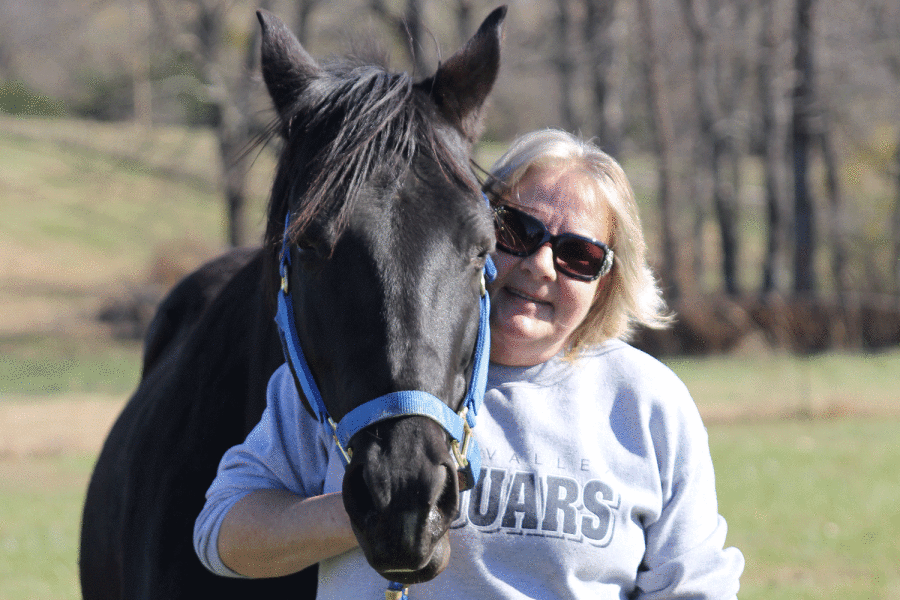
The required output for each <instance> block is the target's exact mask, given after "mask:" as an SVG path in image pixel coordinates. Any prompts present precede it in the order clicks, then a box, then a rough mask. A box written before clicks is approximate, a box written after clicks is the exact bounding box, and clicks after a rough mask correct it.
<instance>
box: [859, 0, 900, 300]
mask: <svg viewBox="0 0 900 600" xmlns="http://www.w3.org/2000/svg"><path fill="white" fill-rule="evenodd" d="M866 8H867V13H868V28H869V31H870V33H871V37H872V41H873V44H874V45H875V47H876V52H877V54H878V56H879V57H880V58H881V60H882V61H883V63H884V65H885V66H886V67H887V71H888V73H889V74H890V75H891V79H892V80H893V82H892V83H893V88H894V97H893V100H894V110H895V111H897V112H900V43H898V38H900V34H898V32H900V5H898V3H897V2H896V0H873V1H872V2H870V3H868V5H867V7H866ZM894 127H895V132H894V135H895V136H896V137H895V140H894V152H893V156H892V157H891V160H890V163H889V166H888V177H889V178H891V179H892V180H893V188H894V201H893V207H892V210H891V217H890V224H889V225H888V232H887V233H888V239H889V240H890V247H891V249H890V256H889V258H888V260H889V264H890V273H889V277H890V281H891V288H892V291H893V293H894V294H896V295H897V296H898V298H897V302H898V303H900V125H898V123H897V122H896V121H895V122H894Z"/></svg>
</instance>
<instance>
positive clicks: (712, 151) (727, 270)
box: [681, 0, 738, 296]
mask: <svg viewBox="0 0 900 600" xmlns="http://www.w3.org/2000/svg"><path fill="white" fill-rule="evenodd" d="M707 8H708V6H707V5H706V4H705V3H704V2H702V1H699V2H698V1H697V0H681V9H682V14H683V16H684V21H685V23H686V25H687V28H688V32H689V33H690V40H691V66H690V68H689V69H688V73H689V77H690V79H691V82H692V86H693V88H694V98H695V101H696V110H697V114H698V122H699V131H698V132H697V134H698V135H697V138H698V140H697V143H696V144H695V145H694V152H695V161H694V163H695V164H694V177H695V178H696V180H697V181H703V180H704V179H705V178H706V177H705V176H707V177H708V178H709V181H710V186H711V191H712V199H713V202H712V204H713V207H714V208H715V213H716V217H717V221H718V224H719V235H720V249H721V251H722V280H723V282H724V287H725V292H726V293H727V294H729V295H731V296H736V295H737V294H738V271H737V257H738V237H737V198H736V197H735V187H734V186H733V185H729V182H728V179H727V177H726V172H725V169H726V162H727V161H728V159H729V158H732V159H733V157H731V156H730V155H732V154H734V148H733V146H734V143H733V139H732V137H731V131H730V128H729V127H728V124H727V118H726V114H725V110H724V109H723V106H722V104H723V100H722V99H721V98H720V93H719V89H718V85H717V80H718V79H719V77H718V75H719V71H721V68H720V67H719V63H718V62H717V61H716V60H715V56H714V53H716V52H717V48H716V47H715V46H714V45H713V43H712V40H711V24H710V18H709V16H708V15H707V14H706V13H707ZM719 50H721V49H719ZM725 86H726V87H728V86H731V87H737V86H736V85H735V82H734V81H728V82H726V83H725ZM705 171H708V172H707V173H704V172H705ZM704 175H705V176H704ZM699 192H700V193H698V194H697V195H695V201H696V202H698V203H700V204H699V206H697V207H696V210H697V211H698V213H699V214H701V215H702V213H703V212H704V211H703V206H704V204H705V203H703V201H702V198H701V197H700V194H703V193H705V190H703V189H700V190H699ZM700 220H701V221H702V217H701V219H700Z"/></svg>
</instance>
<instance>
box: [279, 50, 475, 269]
mask: <svg viewBox="0 0 900 600" xmlns="http://www.w3.org/2000/svg"><path fill="white" fill-rule="evenodd" d="M427 85H430V83H429V80H426V81H425V82H423V83H421V84H418V85H417V84H414V83H413V81H412V77H411V76H410V75H409V74H407V73H392V72H390V71H388V70H387V69H386V68H385V67H384V66H381V65H375V64H363V63H362V62H360V61H359V60H344V61H342V62H331V63H328V64H325V65H323V67H322V73H321V75H320V76H319V77H317V78H316V79H315V80H314V81H313V82H312V83H311V84H310V85H309V86H308V87H307V89H306V90H304V92H303V93H302V94H300V95H299V97H298V99H297V101H296V103H295V105H294V107H293V108H292V109H291V111H290V113H289V114H288V115H287V117H286V118H285V116H282V117H281V118H280V119H279V120H278V122H277V123H275V124H274V125H273V126H272V127H271V128H270V129H271V131H272V132H273V133H274V132H276V131H280V132H281V133H282V135H283V136H284V138H285V142H284V147H283V150H282V152H281V157H280V159H279V162H278V167H277V170H276V174H275V180H274V183H273V186H272V195H271V198H270V201H269V211H268V222H267V227H266V235H265V243H266V247H267V250H269V252H268V254H269V255H270V256H276V255H277V251H278V249H280V247H281V243H282V237H283V235H284V231H285V229H284V227H285V216H286V215H287V213H288V210H292V215H291V225H290V228H289V230H288V236H289V240H290V241H291V242H295V241H296V240H297V238H298V236H299V235H300V234H301V233H302V232H303V231H304V229H305V228H306V227H307V226H308V225H309V224H310V223H311V222H312V220H313V219H315V218H316V217H317V216H319V215H322V214H324V215H326V216H327V217H328V218H329V219H334V221H333V222H334V223H335V224H336V227H337V230H338V231H340V229H341V227H342V226H343V224H344V223H345V222H346V218H347V215H349V214H350V211H351V210H352V208H353V206H354V203H355V202H356V201H357V200H358V198H359V196H360V190H361V188H362V186H363V185H364V183H365V182H366V181H367V180H369V179H370V178H371V177H372V176H373V175H374V174H375V173H376V172H377V170H378V169H379V168H380V167H382V166H384V165H392V166H394V168H395V172H396V173H401V172H403V171H404V170H405V169H407V168H409V167H410V165H411V162H412V160H413V157H414V156H415V154H416V153H417V152H427V153H428V154H430V155H431V156H432V157H433V158H434V160H435V161H436V162H437V164H438V165H439V168H440V169H441V170H442V171H443V173H444V175H445V176H446V177H447V180H448V185H449V184H450V183H451V182H452V183H453V184H456V185H460V184H462V185H464V186H466V187H472V186H473V179H472V176H471V172H470V171H468V168H469V166H468V164H465V165H461V164H459V160H458V158H456V157H457V156H459V155H458V153H456V154H455V153H454V152H453V151H452V150H451V149H450V148H448V147H447V146H446V144H444V143H443V142H442V141H441V137H440V136H438V135H437V131H438V127H437V123H438V120H439V119H440V117H439V116H438V111H437V109H436V107H435V106H434V104H433V103H432V102H431V101H430V100H428V99H427V97H426V96H427V92H428V91H429V90H427V89H426V90H424V91H425V93H416V88H417V87H422V86H427ZM398 180H399V178H398ZM473 189H476V190H477V188H473ZM301 198H302V200H300V199H301ZM292 199H293V202H292ZM292 204H293V208H291V205H292Z"/></svg>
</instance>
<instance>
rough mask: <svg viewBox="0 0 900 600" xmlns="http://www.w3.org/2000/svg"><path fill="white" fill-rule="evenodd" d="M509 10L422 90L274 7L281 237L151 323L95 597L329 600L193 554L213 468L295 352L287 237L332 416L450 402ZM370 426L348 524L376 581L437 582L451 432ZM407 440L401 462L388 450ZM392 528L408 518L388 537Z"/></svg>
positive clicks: (94, 499)
mask: <svg viewBox="0 0 900 600" xmlns="http://www.w3.org/2000/svg"><path fill="white" fill-rule="evenodd" d="M503 14H504V11H502V10H498V11H495V13H494V14H492V15H491V16H490V17H489V18H488V19H487V20H486V21H485V23H484V24H483V25H482V27H481V29H480V30H479V32H478V33H477V34H476V35H475V37H473V38H472V40H471V41H470V42H469V44H468V45H467V46H466V47H465V48H464V49H462V50H461V51H460V52H458V53H457V54H455V55H454V56H452V57H451V58H450V59H449V60H448V61H447V62H446V63H444V65H443V66H442V67H440V68H439V69H438V71H437V73H436V74H435V75H434V76H433V77H431V78H428V79H426V80H424V81H423V82H420V83H417V84H413V83H412V82H411V81H410V80H409V79H408V77H406V76H400V75H394V74H389V73H387V72H386V71H384V70H382V69H380V68H376V67H372V66H362V65H358V64H353V65H349V66H348V65H342V66H336V67H334V68H327V69H325V68H322V67H320V66H318V65H317V64H316V63H315V62H313V61H312V59H311V58H309V56H308V55H307V54H306V52H305V51H304V50H303V49H302V48H301V47H300V45H299V43H297V41H296V39H295V38H294V37H293V36H292V35H291V34H290V33H289V32H287V30H286V29H285V28H284V26H283V25H282V24H281V23H280V21H277V19H275V18H274V17H272V16H267V15H265V14H262V15H260V21H261V24H262V27H263V63H262V64H263V75H264V77H265V80H266V84H267V86H268V89H269V92H270V95H271V96H272V100H273V103H274V105H275V107H276V109H277V111H278V114H279V125H278V130H279V131H280V132H281V134H282V136H283V137H284V138H285V146H284V150H283V153H282V157H281V161H280V163H279V168H278V172H277V173H276V178H275V183H274V185H273V191H272V200H271V204H270V210H269V216H268V223H267V232H266V245H265V246H264V248H263V249H261V250H258V251H255V252H238V253H232V255H230V256H228V257H226V258H222V259H219V261H214V262H213V263H210V264H208V265H207V266H206V267H204V268H203V269H201V270H200V271H198V272H197V273H195V274H193V275H192V276H190V277H189V278H187V279H186V280H185V281H184V282H183V283H182V284H180V285H179V286H178V288H176V290H175V291H174V292H173V293H172V294H170V296H169V298H167V299H166V301H164V303H163V306H162V308H161V312H160V314H158V315H157V318H156V319H155V320H154V325H153V327H152V328H151V331H150V333H149V335H148V339H147V344H146V352H147V355H146V357H145V363H144V373H143V377H142V381H141V383H140V385H139V387H138V389H137V391H136V392H135V394H134V396H133V397H132V399H131V400H130V402H129V403H128V404H127V406H126V407H125V409H124V410H123V412H122V414H121V416H120V417H119V419H118V420H117V422H116V424H115V425H114V427H113V429H112V431H111V432H110V435H109V437H108V439H107V441H106V443H105V445H104V448H103V450H102V452H101V454H100V457H99V459H98V462H97V466H96V468H95V471H94V474H93V476H92V478H91V482H90V485H89V488H88V495H87V499H86V503H85V508H84V517H83V526H82V538H81V556H80V569H81V582H82V592H83V596H84V598H85V599H86V600H95V599H113V598H115V599H120V598H121V599H129V600H132V599H154V600H156V599H162V598H166V599H168V598H189V597H190V598H197V597H212V598H217V599H222V598H232V597H234V598H247V597H251V596H253V597H273V598H275V597H314V594H315V591H314V590H315V580H314V576H315V573H314V570H307V571H304V572H302V573H299V574H296V575H294V576H291V577H286V578H280V579H272V580H230V579H224V578H219V577H215V576H213V575H211V574H210V573H208V572H207V571H206V570H205V569H204V568H203V567H202V566H201V564H200V562H199V560H198V559H197V558H196V556H195V555H194V552H193V547H192V531H193V524H194V519H195V518H196V516H197V515H198V514H199V512H200V509H201V508H202V506H203V503H204V493H205V491H206V489H207V487H208V486H209V484H210V482H211V481H212V479H213V477H214V475H215V471H216V467H217V464H218V461H219V459H220V458H221V456H222V454H223V453H224V452H225V450H226V449H228V448H229V447H231V446H233V445H235V444H237V443H240V442H241V441H242V440H243V439H244V438H245V437H246V434H247V433H248V432H249V431H250V429H251V428H252V427H253V426H254V425H255V424H256V423H257V422H258V420H259V417H260V415H261V413H262V410H263V409H264V407H265V388H266V384H267V381H268V379H269V377H270V375H271V374H272V372H273V371H274V370H275V369H276V368H277V367H278V366H279V365H280V364H281V363H282V362H283V361H284V358H283V355H282V348H281V345H280V343H279V337H278V334H277V332H276V328H275V324H274V322H273V316H274V302H273V299H274V296H275V294H276V290H277V285H278V281H277V268H278V267H277V264H278V253H279V250H280V248H281V238H282V236H283V235H286V236H288V237H289V240H290V244H289V245H288V247H289V249H290V257H291V266H290V272H289V278H288V279H289V281H290V286H291V290H292V299H293V300H292V303H293V311H294V313H295V314H296V315H297V317H296V318H297V326H296V330H297V334H298V337H299V339H300V341H301V342H302V345H303V349H304V351H305V353H306V355H307V359H308V361H309V365H310V367H311V369H312V372H313V373H314V374H315V376H316V379H317V381H318V385H319V388H320V389H321V391H322V396H323V398H324V399H325V402H326V404H327V406H328V409H329V411H330V412H331V414H332V415H333V416H334V417H335V418H336V419H340V418H341V417H342V416H343V415H344V414H346V413H347V412H348V411H349V410H351V409H352V408H354V407H355V406H358V405H360V404H362V403H364V402H366V401H368V400H371V399H372V398H374V397H376V396H379V395H382V394H386V393H392V392H395V391H398V390H409V389H414V390H423V391H425V392H428V393H430V394H432V395H434V396H436V397H437V398H439V399H440V400H441V401H443V402H445V403H446V404H447V405H448V406H450V407H451V408H453V409H454V410H455V409H456V407H457V405H458V404H459V402H460V400H461V398H462V396H463V395H464V393H465V388H466V383H467V381H468V374H469V371H470V370H471V369H472V351H473V345H474V340H475V333H476V330H477V321H478V319H477V314H478V285H479V278H480V269H481V265H483V263H484V259H485V256H486V253H487V252H488V251H489V250H490V249H491V248H492V244H493V233H492V227H491V223H490V217H489V211H488V210H487V209H486V207H485V206H484V205H483V204H482V203H481V202H482V201H481V199H480V195H479V193H478V186H477V182H476V181H475V179H474V176H473V175H472V174H471V172H470V170H469V165H468V160H469V159H468V153H469V150H470V148H471V143H472V141H473V140H474V138H475V137H476V134H477V129H478V121H479V115H480V112H481V110H482V105H483V103H484V101H485V99H486V96H487V94H488V93H489V90H490V88H491V86H492V85H493V82H494V79H495V77H496V72H497V68H498V49H499V37H500V24H501V22H502V18H503ZM288 215H290V217H289V221H290V227H289V229H287V231H286V228H285V220H286V217H287V216H288ZM217 289H219V290H220V291H218V292H217V293H216V290H217ZM304 401H306V399H305V398H304ZM373 427H376V428H377V431H372V430H370V429H364V430H363V431H362V432H360V433H358V434H356V435H355V436H354V437H353V439H352V440H351V445H352V447H353V449H354V451H355V452H354V454H353V460H352V461H351V463H350V465H349V466H348V470H347V475H346V478H345V490H344V496H345V505H346V506H347V510H348V514H350V517H351V522H352V523H353V525H354V531H355V532H356V534H357V537H358V539H359V541H360V544H361V546H362V548H363V550H364V551H365V553H366V557H367V558H368V560H369V562H370V563H371V564H372V565H373V567H375V568H376V569H378V570H379V572H382V574H385V575H386V576H387V574H388V573H389V574H391V575H392V578H393V579H397V580H400V581H405V582H414V581H421V580H426V579H430V578H431V577H434V576H435V575H437V574H438V573H439V572H440V571H441V570H442V569H443V568H444V567H445V566H446V561H447V559H448V558H449V557H448V556H447V550H446V549H447V544H446V531H447V527H448V525H449V522H450V520H451V519H452V518H453V516H454V514H455V511H456V506H457V503H458V492H459V490H458V483H457V476H456V472H455V466H454V465H455V463H454V462H453V460H452V458H450V453H449V450H448V448H447V434H446V433H445V432H444V431H443V430H442V429H441V428H440V427H438V426H437V425H436V424H435V423H433V422H431V421H430V420H429V419H427V418H423V417H404V418H398V419H393V420H391V421H387V422H382V423H379V424H378V425H377V426H373ZM401 438H402V439H401ZM398 439H401V441H400V442H398V443H402V444H403V447H404V448H405V449H406V451H404V452H399V451H397V450H396V447H394V446H392V444H393V443H394V442H395V441H396V440H398ZM426 457H428V458H426ZM397 467H400V468H399V469H398V468H397ZM397 472H400V473H403V475H399V476H398V475H396V473H397ZM411 498H418V499H420V500H419V501H411V500H410V499H411ZM396 518H400V519H403V520H404V522H406V523H409V524H410V526H409V527H406V528H404V532H403V535H399V534H398V533H397V532H393V531H388V532H387V533H386V534H385V533H384V532H385V525H384V524H385V523H386V522H388V523H389V522H391V520H392V519H396ZM388 529H390V528H388ZM382 534H384V535H382ZM395 574H399V576H398V577H393V575H395Z"/></svg>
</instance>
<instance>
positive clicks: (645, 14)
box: [637, 0, 680, 300]
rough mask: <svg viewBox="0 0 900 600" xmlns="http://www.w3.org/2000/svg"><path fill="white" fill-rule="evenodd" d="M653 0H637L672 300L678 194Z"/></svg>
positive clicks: (664, 267) (664, 265)
mask: <svg viewBox="0 0 900 600" xmlns="http://www.w3.org/2000/svg"><path fill="white" fill-rule="evenodd" d="M650 2H651V0H638V1H637V9H638V10H637V12H638V30H639V35H640V40H641V45H642V47H643V49H644V55H643V61H642V62H643V64H642V67H643V79H644V82H645V86H646V88H647V100H648V102H649V104H650V107H649V108H650V124H651V129H652V131H653V150H654V153H655V154H656V161H657V177H658V191H657V194H658V197H657V202H658V203H659V211H660V235H661V248H660V251H661V253H662V271H661V273H660V275H661V279H662V283H663V285H664V287H665V288H666V292H667V296H668V297H669V299H670V300H674V299H676V298H677V297H678V296H679V294H680V287H679V283H678V282H679V270H678V264H679V259H678V246H677V244H676V242H675V194H674V189H673V188H674V183H673V170H674V169H673V167H672V161H673V158H672V148H673V145H674V142H673V138H674V134H673V133H672V117H671V115H670V113H669V106H668V98H667V95H666V91H665V86H664V84H663V77H662V71H661V68H660V64H659V62H660V59H659V50H658V49H657V47H656V38H655V36H654V35H653V22H652V18H653V15H652V12H651V10H652V9H651V5H650Z"/></svg>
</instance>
